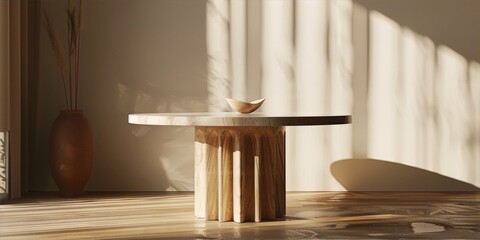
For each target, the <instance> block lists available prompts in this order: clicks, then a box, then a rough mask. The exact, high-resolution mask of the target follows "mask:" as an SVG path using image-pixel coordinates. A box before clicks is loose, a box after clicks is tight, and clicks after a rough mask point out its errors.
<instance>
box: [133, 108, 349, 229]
mask: <svg viewBox="0 0 480 240" xmlns="http://www.w3.org/2000/svg"><path fill="white" fill-rule="evenodd" d="M128 122H129V123H132V124H141V125H160V126H193V127H195V216H196V217H197V218H204V219H206V220H218V221H221V222H223V221H232V220H233V221H235V222H246V221H256V222H259V221H261V220H275V219H279V218H283V217H284V216H285V211H286V207H285V206H286V205H285V126H310V125H336V124H348V123H351V116H349V115H343V116H329V115H321V116H319V115H302V114H289V115H270V114H261V113H252V114H238V113H230V112H225V113H143V114H130V115H129V116H128Z"/></svg>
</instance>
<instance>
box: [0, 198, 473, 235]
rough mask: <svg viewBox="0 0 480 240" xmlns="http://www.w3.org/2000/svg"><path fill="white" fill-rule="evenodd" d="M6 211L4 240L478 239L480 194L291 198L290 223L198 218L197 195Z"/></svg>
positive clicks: (0, 207) (29, 202)
mask: <svg viewBox="0 0 480 240" xmlns="http://www.w3.org/2000/svg"><path fill="white" fill-rule="evenodd" d="M36 194H37V195H34V196H31V197H29V198H27V199H22V200H16V201H10V202H4V203H2V204H0V223H1V224H0V239H2V240H10V239H22V240H23V239H49V240H51V239H478V237H479V236H480V220H479V219H480V193H478V192H477V193H465V192H464V193H460V192H450V193H441V192H437V193H434V192H291V193H287V196H286V197H287V212H286V217H285V221H269V222H261V223H245V224H237V223H235V222H225V223H221V224H219V223H217V222H215V221H204V220H200V219H195V218H194V217H193V216H192V211H193V207H194V196H193V193H191V192H190V193H188V192H187V193H185V192H157V193H139V192H136V193H108V194H106V193H87V194H86V196H84V197H81V198H74V199H73V198H61V197H58V196H56V195H52V194H48V193H40V194H38V193H36Z"/></svg>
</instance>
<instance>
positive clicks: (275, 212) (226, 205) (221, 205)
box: [195, 127, 285, 222]
mask: <svg viewBox="0 0 480 240" xmlns="http://www.w3.org/2000/svg"><path fill="white" fill-rule="evenodd" d="M195 136H196V137H195V157H196V159H195V162H196V167H198V169H196V170H195V172H196V177H195V181H196V183H195V191H196V192H198V194H196V196H195V216H196V217H198V218H205V219H207V220H216V219H218V220H219V221H221V222H223V221H231V220H233V221H236V222H246V221H256V222H260V221H261V220H275V219H277V218H282V217H283V216H284V215H285V210H284V209H285V168H284V166H285V154H284V153H285V143H284V142H285V128H284V127H196V128H195ZM198 158H201V159H198ZM277 162H278V164H277ZM277 165H278V167H277ZM202 171H203V172H202ZM203 176H205V177H203ZM277 179H278V180H277ZM197 195H198V196H197Z"/></svg>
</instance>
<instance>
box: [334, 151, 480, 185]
mask: <svg viewBox="0 0 480 240" xmlns="http://www.w3.org/2000/svg"><path fill="white" fill-rule="evenodd" d="M330 171H331V173H332V175H333V176H334V178H335V179H336V180H337V181H338V182H339V183H340V184H341V185H342V186H343V187H345V189H347V190H348V191H466V192H467V191H468V192H472V191H474V192H477V191H480V188H478V187H477V186H475V185H473V184H470V183H466V182H463V181H460V180H457V179H454V178H451V177H447V176H444V175H441V174H438V173H435V172H431V171H427V170H424V169H420V168H417V167H412V166H407V165H404V164H400V163H395V162H389V161H385V160H377V159H343V160H338V161H336V162H334V163H332V165H331V166H330Z"/></svg>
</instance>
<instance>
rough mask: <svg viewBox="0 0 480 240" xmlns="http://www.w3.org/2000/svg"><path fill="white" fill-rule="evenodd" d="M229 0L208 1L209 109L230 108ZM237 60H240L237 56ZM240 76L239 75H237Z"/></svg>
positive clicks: (214, 110)
mask: <svg viewBox="0 0 480 240" xmlns="http://www.w3.org/2000/svg"><path fill="white" fill-rule="evenodd" d="M229 30H230V15H229V1H222V0H209V1H208V2H207V54H208V65H207V67H208V102H209V104H208V110H209V111H210V112H221V111H226V110H228V109H229V108H228V105H227V103H226V100H225V98H226V97H230V96H231V85H232V83H231V78H230V39H229V33H230V31H229ZM235 60H238V59H237V58H236V59H235ZM236 76H237V77H238V75H236Z"/></svg>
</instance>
